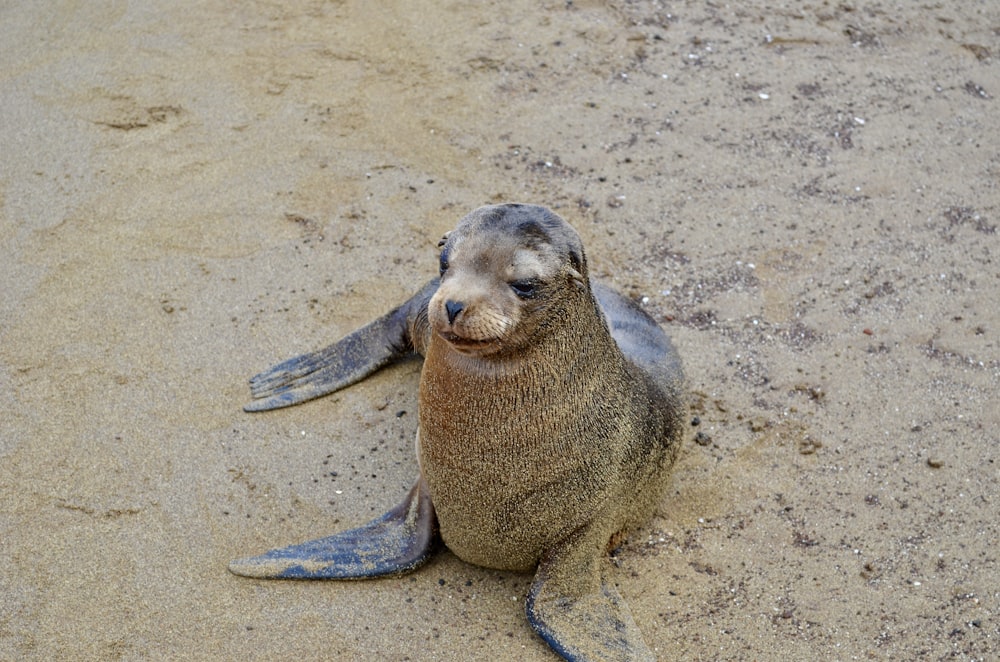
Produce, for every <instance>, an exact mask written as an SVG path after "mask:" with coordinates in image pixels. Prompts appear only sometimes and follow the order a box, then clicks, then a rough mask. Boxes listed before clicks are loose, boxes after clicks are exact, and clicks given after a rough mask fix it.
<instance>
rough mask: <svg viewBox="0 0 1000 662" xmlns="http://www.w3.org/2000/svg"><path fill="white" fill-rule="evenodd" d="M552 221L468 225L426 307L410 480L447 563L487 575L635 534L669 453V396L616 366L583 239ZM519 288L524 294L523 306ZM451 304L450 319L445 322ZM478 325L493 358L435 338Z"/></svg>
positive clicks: (524, 211)
mask: <svg viewBox="0 0 1000 662" xmlns="http://www.w3.org/2000/svg"><path fill="white" fill-rule="evenodd" d="M549 214H551V213H550V212H549ZM551 216H552V217H553V218H551V219H548V216H547V215H543V212H541V211H540V210H539V209H538V208H534V207H527V208H522V207H511V206H504V207H498V208H487V209H485V210H480V211H478V212H476V213H475V214H473V215H470V216H469V217H467V218H466V219H465V220H463V222H462V223H461V224H460V225H459V227H458V228H457V229H456V230H455V231H454V232H453V233H451V234H450V235H449V237H448V240H447V243H446V244H445V247H444V249H445V250H446V251H447V253H448V262H449V267H448V269H447V270H446V271H445V273H444V274H443V275H442V281H441V284H440V285H439V286H438V289H437V292H436V293H435V295H434V296H433V297H432V298H431V300H430V303H429V319H430V325H431V326H432V333H431V334H430V336H429V340H428V347H427V350H426V357H425V362H424V369H423V372H422V375H421V382H420V451H419V458H420V467H421V474H422V475H423V476H424V478H425V479H426V480H427V483H428V486H429V487H430V492H431V498H432V500H433V502H434V506H435V510H436V512H437V516H438V522H439V525H440V528H441V535H442V537H443V539H444V541H445V544H446V545H447V546H448V548H449V549H451V550H452V551H453V552H455V554H457V555H458V556H459V557H460V558H462V559H464V560H466V561H469V562H471V563H475V564H477V565H483V566H487V567H492V568H499V569H506V570H530V569H533V568H534V567H535V566H536V565H537V563H538V561H539V559H540V558H541V557H542V555H543V554H544V552H545V551H546V550H548V549H551V548H553V547H554V546H555V545H556V544H557V543H558V542H559V541H562V540H565V539H566V538H567V537H568V536H569V534H570V533H572V532H573V531H576V530H578V529H580V528H581V527H583V526H585V525H593V526H594V527H596V528H597V529H599V531H600V532H599V533H598V532H596V531H595V536H597V537H601V536H603V537H604V542H605V545H606V544H607V542H608V541H609V540H610V539H611V537H612V536H613V535H614V534H616V533H618V532H620V531H622V530H624V529H627V528H630V527H631V526H633V525H634V524H635V523H637V522H639V521H643V520H645V519H647V518H648V517H649V515H650V511H651V509H652V507H653V505H654V503H655V502H656V501H657V500H658V498H659V497H660V496H661V495H662V493H663V491H664V489H665V486H666V479H667V477H668V472H667V471H666V470H667V469H668V468H669V465H670V464H672V462H673V459H674V457H675V455H676V451H677V449H678V448H679V444H678V443H676V441H677V439H678V437H679V433H680V420H679V418H678V417H677V415H676V412H677V409H678V407H677V406H676V403H677V398H678V393H677V388H678V386H679V381H677V380H676V379H674V380H671V381H670V382H669V383H667V384H657V383H656V382H655V381H654V380H653V379H651V378H650V376H649V375H648V373H646V372H644V371H643V370H642V369H641V368H640V366H639V365H637V364H636V363H633V362H630V361H629V360H628V359H627V358H626V357H625V356H624V354H623V353H622V351H621V349H620V348H619V346H618V345H617V343H616V342H615V340H614V338H612V336H611V332H610V329H609V328H608V324H607V321H606V319H605V316H604V314H603V313H602V312H601V309H600V307H599V305H598V302H597V300H596V299H595V297H594V295H593V292H592V291H591V287H590V284H589V282H588V281H587V280H586V273H585V272H583V273H581V271H582V270H583V269H585V264H584V260H583V252H582V246H581V242H580V240H579V237H578V236H577V235H576V233H575V231H573V230H572V228H570V226H569V225H568V224H565V223H564V222H561V219H560V220H558V221H557V220H556V218H557V217H554V215H551ZM539 218H541V219H548V220H549V223H548V224H547V225H546V224H543V223H541V222H540V221H539V220H538V219H539ZM523 253H527V254H528V255H527V256H523V255H522V254H523ZM573 255H575V256H576V257H575V258H572V257H571V256H573ZM539 258H541V259H539ZM574 260H575V262H574ZM518 280H521V281H528V282H532V283H534V284H535V289H536V292H535V293H534V296H533V297H532V298H522V297H520V296H519V295H518V294H517V293H516V292H515V291H514V290H513V289H512V288H511V286H510V284H509V283H510V282H516V281H518ZM448 302H450V303H451V304H452V306H453V307H454V305H455V304H456V302H458V303H459V304H460V305H461V308H462V312H461V313H460V317H459V318H458V319H456V320H455V322H454V323H449V321H448V314H447V310H446V305H447V303H448ZM630 313H631V314H633V315H641V314H642V313H641V311H638V310H632V311H630ZM463 317H466V318H469V319H463ZM479 318H486V319H487V320H488V321H491V322H492V326H493V327H496V328H497V329H498V331H499V332H498V333H496V334H487V336H488V338H487V341H489V342H492V343H494V344H495V345H496V346H497V347H496V349H494V350H493V351H490V352H489V353H486V354H482V353H480V352H478V351H476V352H473V353H468V352H465V351H462V350H461V348H460V349H458V350H457V349H456V346H455V345H456V342H455V341H454V340H452V341H449V340H447V339H446V338H449V337H451V335H450V334H454V333H455V329H456V328H458V329H460V330H461V329H462V326H463V323H464V325H465V327H469V326H470V325H474V328H473V331H472V332H471V333H473V334H474V332H475V331H476V330H477V329H478V328H480V327H482V328H489V327H490V325H489V324H486V323H484V324H478V325H476V322H478V321H479ZM523 327H530V328H529V329H528V332H525V331H524V329H523ZM459 338H460V339H461V340H464V339H465V336H459ZM459 347H461V346H460V345H459ZM602 551H603V550H602Z"/></svg>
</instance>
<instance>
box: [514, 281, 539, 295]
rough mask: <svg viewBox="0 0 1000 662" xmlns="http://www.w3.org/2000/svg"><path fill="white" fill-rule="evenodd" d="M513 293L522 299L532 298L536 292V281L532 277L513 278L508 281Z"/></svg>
mask: <svg viewBox="0 0 1000 662" xmlns="http://www.w3.org/2000/svg"><path fill="white" fill-rule="evenodd" d="M508 284H509V285H510V289H512V290H514V294H516V295H517V296H519V297H521V298H522V299H533V298H535V295H536V294H537V293H538V292H537V289H538V281H536V280H533V279H525V280H515V281H511V282H510V283H508Z"/></svg>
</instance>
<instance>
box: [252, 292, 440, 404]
mask: <svg viewBox="0 0 1000 662" xmlns="http://www.w3.org/2000/svg"><path fill="white" fill-rule="evenodd" d="M437 284H438V281H437V280H436V279H435V280H433V281H431V282H429V283H428V284H427V285H425V286H424V287H423V288H422V289H421V290H420V291H419V292H418V293H417V294H415V295H414V296H413V297H411V298H410V299H409V300H408V301H406V302H405V303H404V304H403V305H401V306H399V307H398V308H396V309H395V310H393V311H391V312H389V313H387V314H385V315H383V316H382V317H380V318H378V319H377V320H375V321H374V322H372V323H370V324H368V325H366V326H363V327H361V328H360V329H358V330H357V331H354V332H353V333H350V334H348V335H346V336H344V337H343V338H341V339H340V340H338V341H337V342H335V343H333V344H332V345H330V346H329V347H326V348H324V349H321V350H318V351H315V352H309V353H308V354H303V355H301V356H296V357H295V358H292V359H288V360H287V361H283V362H282V363H279V364H277V365H275V366H273V367H271V368H269V369H267V370H265V371H264V372H261V373H260V374H257V375H255V376H254V377H252V378H251V379H250V394H251V395H252V396H253V401H252V402H250V403H249V404H247V405H245V406H244V407H243V409H244V411H265V410H268V409H280V408H281V407H289V406H291V405H296V404H299V403H300V402H305V401H306V400H312V399H313V398H318V397H320V396H322V395H326V394H328V393H333V392H334V391H339V390H340V389H342V388H344V387H346V386H350V385H351V384H354V383H356V382H359V381H361V380H362V379H364V378H365V377H367V376H368V375H370V374H372V373H373V372H375V371H376V370H378V369H379V368H382V367H384V366H386V365H388V364H389V363H391V362H393V361H395V360H397V359H401V358H403V357H404V356H406V355H407V354H409V353H411V352H413V351H414V338H413V333H414V332H415V331H418V332H420V329H422V326H423V325H425V324H423V325H422V321H423V320H425V319H426V311H427V302H429V301H430V298H431V296H433V295H434V292H435V291H436V290H437ZM416 346H417V348H419V347H421V346H422V343H420V342H418V343H417V344H416Z"/></svg>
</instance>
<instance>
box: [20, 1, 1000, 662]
mask: <svg viewBox="0 0 1000 662" xmlns="http://www.w3.org/2000/svg"><path fill="white" fill-rule="evenodd" d="M378 4H379V7H378V8H375V7H374V6H373V3H364V2H355V1H351V0H347V1H345V2H333V3H322V2H290V3H280V4H279V3H243V4H242V5H240V6H239V7H238V8H232V7H231V5H230V4H229V3H221V2H216V3H201V4H199V5H198V6H196V7H189V8H173V7H161V6H160V5H158V4H156V3H129V4H126V3H103V4H102V5H101V7H99V8H98V7H96V6H94V4H93V3H77V2H65V3H59V4H58V5H45V6H41V5H39V6H35V5H30V4H23V3H22V4H17V3H15V4H13V5H10V6H5V7H3V8H2V9H0V25H2V26H3V27H2V28H0V29H2V31H3V34H4V38H3V39H2V40H0V61H2V62H3V63H4V67H3V75H2V77H0V81H2V82H0V116H2V123H0V153H2V154H3V157H2V159H0V256H2V259H0V279H2V283H3V295H2V296H0V393H2V397H3V400H4V405H3V413H2V414H0V503H2V508H0V541H2V542H0V659H12V660H15V659H80V660H109V659H130V660H131V659H206V660H208V659H212V660H219V659H233V660H235V659H293V658H295V659H300V660H321V659H334V660H352V659H386V660H434V659H440V660H452V659H514V658H517V659H525V660H548V659H554V657H553V655H552V654H551V653H550V652H549V651H548V649H547V648H546V647H545V646H544V644H543V643H542V642H541V640H540V639H538V638H537V637H536V636H535V635H534V634H533V633H532V631H531V630H530V628H529V627H528V625H527V622H526V620H525V618H524V615H523V609H524V595H525V592H526V590H527V587H528V585H529V582H530V577H529V576H526V575H517V574H511V573H501V572H494V571H490V570H485V569H481V568H476V567H473V566H470V565H467V564H465V563H462V562H461V561H459V560H458V559H456V558H455V557H454V556H452V555H451V554H450V553H443V554H442V555H441V556H439V557H438V558H436V559H435V560H434V561H432V562H431V563H430V564H429V565H428V566H427V567H425V568H423V569H421V570H420V571H418V572H416V573H414V574H413V575H410V576H407V577H403V578H398V579H387V580H379V581H371V582H358V583H315V582H314V583H296V582H258V581H253V580H247V579H243V578H239V577H235V576H233V575H231V574H229V573H228V572H227V571H226V563H227V562H228V560H229V559H231V558H234V557H237V556H243V555H246V554H247V553H252V552H259V551H263V550H265V549H268V548H270V547H274V546H279V545H285V544H289V543H293V542H297V541H300V540H305V539H308V538H313V537H318V536H320V535H325V534H327V533H330V532H333V531H336V530H340V529H342V528H346V527H349V526H351V525H355V524H358V523H361V522H363V521H365V520H366V519H368V518H370V517H372V516H374V515H377V514H379V513H381V512H382V511H384V510H385V509H386V508H388V507H389V506H391V505H392V504H394V503H395V502H396V501H398V500H399V499H400V498H401V497H402V496H403V495H404V494H405V492H406V490H407V488H408V486H409V485H410V483H411V481H412V479H413V478H414V476H415V472H416V465H415V460H414V457H413V452H412V439H413V434H414V431H415V427H416V388H417V381H418V378H419V370H420V365H419V363H417V362H411V363H407V364H404V365H401V366H398V367H395V368H392V369H389V370H386V371H383V372H382V373H380V374H378V375H377V376H375V377H373V378H371V379H369V380H367V381H365V382H363V383H362V384H360V385H358V386H356V387H353V388H351V389H349V390H347V391H344V392H342V393H339V394H337V395H335V396H332V397H329V398H325V399H323V400H318V401H315V402H312V403H309V404H306V405H303V406H300V407H296V408H293V409H288V410H284V411H279V412H273V413H268V414H259V415H250V414H245V413H243V412H242V411H241V405H242V404H243V403H244V402H245V401H246V400H247V398H248V397H249V392H248V388H247V385H246V379H247V378H248V377H249V376H250V375H252V374H253V373H255V372H257V371H258V370H260V369H263V368H265V367H267V366H269V365H270V364H272V363H274V362H276V361H278V360H280V359H284V358H287V357H290V356H293V355H295V354H298V353H301V352H304V351H307V350H310V349H314V348H317V347H320V346H322V345H324V344H327V343H329V342H331V341H333V340H335V339H336V338H337V337H339V336H340V335H342V334H344V333H346V332H347V331H349V330H351V329H353V328H355V327H357V326H359V325H360V324H362V323H364V322H366V321H368V320H370V319H372V318H373V317H375V316H376V315H378V314H380V313H381V312H384V311H385V310H388V309H389V308H390V307H392V306H394V305H396V304H397V303H399V302H400V301H402V300H403V299H404V298H406V297H407V296H408V295H409V294H410V293H411V292H412V291H414V290H415V288H416V287H417V286H418V284H420V283H422V282H424V281H425V280H426V279H427V278H429V277H431V276H432V275H434V273H435V269H436V266H435V265H436V243H437V240H438V238H439V237H440V236H441V234H442V233H443V232H444V231H446V230H448V229H450V228H451V227H452V226H453V225H454V223H455V222H456V220H457V219H458V218H459V217H461V216H462V215H463V214H464V213H466V212H467V211H468V210H470V209H472V208H474V207H476V206H479V205H481V204H484V203H491V202H496V201H503V200H517V201H525V202H535V203H539V204H545V205H548V206H550V207H553V208H555V209H556V210H557V211H558V212H559V213H560V214H561V215H563V216H564V217H566V218H567V219H568V220H569V221H570V222H571V223H573V224H574V225H575V227H577V229H578V230H579V231H580V233H581V235H582V236H583V238H584V241H585V244H586V246H587V249H588V255H589V259H590V263H591V265H592V266H591V268H592V270H593V272H594V273H595V274H596V275H597V276H598V277H600V278H602V279H604V280H605V281H607V282H610V283H612V284H614V285H616V286H617V287H619V288H620V289H622V290H623V291H626V292H628V293H629V294H631V295H632V296H634V297H635V298H637V299H638V300H640V301H642V302H643V304H644V305H645V307H646V308H647V310H649V311H650V313H651V314H653V315H654V316H655V317H656V318H657V319H658V320H660V321H661V322H662V324H663V325H664V327H665V328H666V329H667V330H668V331H669V332H670V334H671V335H672V336H673V337H674V339H675V342H676V343H677V345H678V347H679V349H680V351H681V354H682V356H683V357H684V360H685V365H686V370H687V373H688V377H689V386H690V391H691V405H692V415H695V416H697V417H698V418H699V420H700V425H699V426H698V427H696V428H694V429H692V435H691V437H692V438H691V441H690V442H689V443H688V444H687V445H686V447H685V448H684V450H683V452H682V457H681V460H680V462H679V465H678V468H677V470H676V472H675V475H674V482H673V494H672V495H671V496H670V498H669V499H667V500H665V501H664V502H663V503H662V505H661V507H660V509H659V511H658V513H657V516H656V517H655V518H654V519H653V520H652V521H651V522H650V523H649V525H648V526H647V527H645V528H643V529H641V530H638V531H636V532H635V533H634V535H633V537H632V539H631V541H630V542H629V544H628V545H626V546H625V547H624V548H623V550H622V551H621V553H620V555H619V557H618V567H617V568H615V569H613V576H614V578H615V581H616V583H617V584H618V585H619V587H620V590H621V592H622V594H623V595H624V596H625V598H626V599H627V601H628V602H629V604H630V606H631V608H632V611H633V613H634V615H635V618H636V621H637V622H638V623H639V625H640V627H641V628H642V630H643V632H644V634H645V637H646V639H647V641H648V642H649V644H650V645H651V646H652V647H654V649H655V650H656V651H657V652H658V655H659V656H660V657H661V659H664V660H670V659H678V660H681V659H683V660H790V659H824V660H855V659H895V660H902V659H907V660H910V659H913V660H916V659H921V660H923V659H926V660H938V659H945V658H947V659H989V658H990V657H991V656H993V655H995V654H996V651H997V650H1000V619H998V617H997V614H998V613H1000V581H998V577H1000V567H998V555H997V541H998V531H1000V505H998V478H1000V466H998V463H997V455H998V453H997V449H998V444H1000V432H998V430H1000V407H998V406H997V393H998V387H1000V347H998V337H1000V306H998V305H997V301H998V300H1000V268H998V259H1000V233H998V229H997V228H998V225H1000V190H998V185H1000V123H998V117H1000V106H998V103H1000V101H998V97H1000V8H998V7H997V6H996V4H995V3H991V2H962V3H960V2H939V3H934V4H933V5H928V6H919V7H918V6H916V5H913V6H911V5H906V4H902V5H901V4H898V3H888V2H870V3H865V4H843V3H839V4H829V3H823V4H821V5H815V4H810V5H802V6H798V5H792V7H793V8H774V7H768V4H769V3H763V2H759V1H757V0H754V1H751V2H748V3H742V4H740V5H729V6H726V5H722V4H719V3H700V2H677V3H659V2H641V3H631V2H613V3H602V2H590V1H583V2H570V3H566V2H552V3H541V4H539V3H532V2H522V1H520V0H516V1H515V2H505V3H497V2H486V3H419V6H418V3H402V2H397V3H378ZM737 7H739V8H737ZM794 7H797V8H794ZM695 433H700V434H698V436H697V438H695Z"/></svg>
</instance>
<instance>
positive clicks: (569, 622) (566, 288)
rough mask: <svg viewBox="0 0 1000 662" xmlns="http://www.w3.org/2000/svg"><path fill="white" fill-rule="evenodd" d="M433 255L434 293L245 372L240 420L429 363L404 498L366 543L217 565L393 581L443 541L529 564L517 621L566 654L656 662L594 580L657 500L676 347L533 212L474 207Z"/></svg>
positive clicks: (478, 557)
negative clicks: (595, 277)
mask: <svg viewBox="0 0 1000 662" xmlns="http://www.w3.org/2000/svg"><path fill="white" fill-rule="evenodd" d="M441 247H442V251H441V257H440V262H441V269H440V272H441V275H440V278H439V279H436V280H434V281H432V282H430V283H428V285H427V286H425V287H424V288H423V289H422V290H421V291H420V292H418V293H417V294H416V295H415V296H414V297H412V298H411V299H410V300H409V301H407V302H406V303H404V304H403V305H402V306H400V307H399V308H397V309H395V310H393V311H391V312H390V313H388V314H387V315H385V316H383V317H381V318H379V319H377V320H375V321H374V322H372V323H371V324H369V325H368V326H366V327H364V328H362V329H359V330H358V331H356V332H354V333H352V334H350V335H349V336H347V337H345V338H343V339H342V340H340V341H338V342H337V343H335V344H334V345H332V346H330V347H328V348H326V349H323V350H320V351H319V352H314V353H311V354H306V355H303V356H301V357H297V358H295V359H291V360H289V361H286V362H284V363H282V364H279V365H278V366H275V367H274V368H272V369H270V370H269V371H265V372H264V373H261V374H260V375H258V376H256V377H255V378H254V379H253V380H252V381H251V386H252V391H253V395H254V397H255V398H256V402H254V403H251V404H250V405H248V406H247V407H246V409H247V410H248V411H257V410H263V409H273V408H278V407H283V406H288V405H291V404H296V403H298V402H302V401H304V400H308V399H311V398H314V397H318V396H320V395H324V394H326V393H329V392H332V391H335V390H338V389H340V388H343V387H345V386H348V385H350V384H351V383H354V382H356V381H358V380H360V379H363V378H364V377H365V376H367V375H368V374H370V373H371V372H374V371H375V370H377V369H378V368H380V367H382V366H383V365H385V364H387V363H389V362H391V361H393V360H396V359H398V358H401V357H402V356H404V355H406V354H408V353H410V352H416V353H419V354H422V355H424V357H425V362H424V367H423V370H422V373H421V379H420V412H419V418H420V425H419V431H418V435H417V455H418V460H419V464H420V477H419V479H418V480H417V482H416V484H415V485H414V487H413V489H412V490H411V492H410V494H409V495H408V496H407V498H406V499H405V500H404V501H403V502H402V503H401V504H400V505H399V506H397V507H396V508H394V509H393V510H391V511H389V512H388V513H386V515H384V516H382V517H381V518H379V519H377V520H374V521H373V522H371V523H369V524H366V525H364V526H362V527H359V528H357V529H352V530H349V531H344V532H341V533H338V534H335V535H333V536H329V537H328V538H323V539H319V540H315V541H310V542H308V543H303V544H301V545H294V546H291V547H288V548H283V549H279V550H272V551H271V552H268V553H266V554H264V555H261V556H258V557H253V558H248V559H242V560H238V561H234V562H233V563H231V564H230V569H231V570H232V571H233V572H235V573H237V574H242V575H246V576H252V577H285V578H339V579H345V578H361V577H373V576H382V575H391V574H400V573H402V572H408V571H410V570H412V569H414V568H415V567H418V566H419V565H420V564H422V563H424V562H425V561H426V560H427V558H429V557H430V555H431V554H432V553H433V551H434V549H435V542H434V541H435V540H437V539H438V537H439V535H440V538H441V539H443V541H444V543H445V544H446V545H447V546H448V547H449V549H451V550H452V551H453V552H454V553H455V554H456V555H457V556H458V557H459V558H462V559H464V560H466V561H468V562H470V563H474V564H477V565H481V566H485V567H490V568H497V569H505V570H516V571H528V570H532V569H536V568H537V569H536V575H535V580H534V582H533V584H532V587H531V590H530V591H529V594H528V599H527V613H528V619H529V621H530V622H531V625H532V627H534V629H535V630H536V632H538V634H539V635H541V636H542V637H543V638H544V639H545V640H546V641H547V642H548V643H549V644H550V645H551V646H552V648H553V649H554V650H555V651H556V652H558V653H560V654H561V655H563V656H564V657H565V658H567V659H571V660H604V659H608V660H610V659H622V660H625V659H628V660H632V659H652V653H651V651H650V650H649V649H648V647H647V646H646V645H645V643H644V642H643V640H642V636H641V634H640V632H639V630H638V628H637V627H636V625H635V623H634V621H633V619H632V617H631V615H630V613H629V611H628V608H627V606H626V605H625V603H624V600H622V598H621V596H620V595H618V592H617V590H616V589H615V588H614V585H613V584H610V583H608V582H607V581H605V580H604V578H603V570H604V568H603V566H604V565H606V564H605V563H604V559H605V558H606V556H607V552H608V550H609V548H610V547H612V546H613V545H614V544H616V543H617V542H618V541H620V540H621V535H622V534H623V533H624V532H626V531H627V530H628V529H630V528H632V527H634V526H636V525H639V524H641V523H642V522H643V521H645V520H646V519H647V518H648V517H649V516H650V515H651V513H652V511H653V509H654V508H655V506H656V504H657V503H659V501H660V499H661V497H662V496H663V494H664V491H665V490H666V487H667V483H668V480H669V470H670V467H671V466H672V464H673V462H674V460H675V459H676V456H677V452H678V449H679V447H680V442H681V439H682V437H683V418H684V407H683V404H682V400H683V398H682V381H683V376H682V372H681V366H680V360H679V358H678V356H677V353H676V351H675V350H674V348H673V346H672V344H671V343H670V340H669V339H668V338H667V336H666V334H664V333H663V331H662V329H660V327H659V326H658V325H657V324H656V323H655V322H654V321H653V320H652V319H651V318H650V317H649V316H648V315H646V314H645V312H643V311H642V310H641V309H640V308H639V307H638V306H636V305H635V304H634V303H632V302H631V301H629V300H627V299H625V298H624V297H622V296H621V295H619V294H618V293H616V292H614V291H613V290H611V289H609V288H606V287H604V286H601V285H599V284H595V283H591V281H590V279H589V276H588V274H587V262H586V258H585V255H584V252H583V246H582V243H581V241H580V238H579V236H578V235H577V233H576V231H575V230H573V228H572V227H571V226H570V225H569V224H568V223H566V222H565V221H564V220H563V219H561V218H560V217H558V216H557V215H555V214H554V213H552V212H551V211H549V210H547V209H545V208H543V207H538V206H533V205H517V204H508V205H496V206H491V207H483V208H480V209H477V210H475V211H474V212H472V213H471V214H469V215H467V216H466V217H465V218H463V219H462V220H461V221H460V223H459V225H458V227H457V228H456V229H455V230H454V231H453V232H451V233H449V234H448V235H446V237H445V239H443V240H442V242H441Z"/></svg>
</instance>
